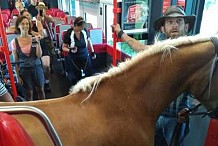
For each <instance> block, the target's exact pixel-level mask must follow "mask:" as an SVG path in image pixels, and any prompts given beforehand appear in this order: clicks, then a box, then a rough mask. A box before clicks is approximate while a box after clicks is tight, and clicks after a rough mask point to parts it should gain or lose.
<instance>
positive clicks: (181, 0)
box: [177, 0, 185, 9]
mask: <svg viewBox="0 0 218 146" xmlns="http://www.w3.org/2000/svg"><path fill="white" fill-rule="evenodd" d="M177 5H180V6H182V7H183V9H185V0H177Z"/></svg>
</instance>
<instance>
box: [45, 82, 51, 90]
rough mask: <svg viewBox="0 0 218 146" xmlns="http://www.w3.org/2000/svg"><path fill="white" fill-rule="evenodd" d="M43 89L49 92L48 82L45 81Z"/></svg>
mask: <svg viewBox="0 0 218 146" xmlns="http://www.w3.org/2000/svg"><path fill="white" fill-rule="evenodd" d="M44 91H45V92H51V88H50V85H49V83H45V85H44Z"/></svg>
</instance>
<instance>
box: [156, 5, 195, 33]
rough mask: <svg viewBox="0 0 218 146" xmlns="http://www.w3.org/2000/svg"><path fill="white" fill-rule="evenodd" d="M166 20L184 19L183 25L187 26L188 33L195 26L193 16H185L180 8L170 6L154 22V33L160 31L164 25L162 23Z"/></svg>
mask: <svg viewBox="0 0 218 146" xmlns="http://www.w3.org/2000/svg"><path fill="white" fill-rule="evenodd" d="M166 18H184V19H185V23H188V24H189V29H188V31H190V30H191V29H192V27H193V26H194V24H195V19H196V16H195V15H189V16H187V15H186V14H185V12H184V10H183V8H182V7H181V6H170V7H169V8H167V9H166V11H165V12H164V13H163V16H162V17H160V18H158V19H157V20H155V21H154V30H155V31H159V30H160V28H161V26H163V25H164V21H165V19H166Z"/></svg>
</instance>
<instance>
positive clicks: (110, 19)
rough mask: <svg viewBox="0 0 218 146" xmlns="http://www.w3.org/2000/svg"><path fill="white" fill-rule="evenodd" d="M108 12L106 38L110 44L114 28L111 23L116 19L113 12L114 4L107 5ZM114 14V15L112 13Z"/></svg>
mask: <svg viewBox="0 0 218 146" xmlns="http://www.w3.org/2000/svg"><path fill="white" fill-rule="evenodd" d="M105 11H106V14H107V17H105V19H106V20H105V21H106V24H105V25H106V27H105V28H106V29H107V30H106V39H107V43H108V44H112V40H113V38H112V28H111V25H112V24H113V19H114V14H113V6H112V5H107V7H106V10H105ZM111 14H112V15H111Z"/></svg>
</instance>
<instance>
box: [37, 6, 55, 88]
mask: <svg viewBox="0 0 218 146" xmlns="http://www.w3.org/2000/svg"><path fill="white" fill-rule="evenodd" d="M36 9H37V10H38V14H37V21H40V22H41V23H42V25H43V39H42V40H41V47H42V57H41V60H42V65H43V69H44V75H45V86H44V89H45V91H46V92H51V89H50V84H49V78H50V70H51V67H50V65H51V57H52V52H53V49H54V44H53V39H54V34H53V31H52V28H51V27H52V26H51V25H50V24H51V23H53V21H54V20H53V18H52V17H51V16H47V15H46V10H47V9H48V7H47V6H45V4H44V3H43V2H39V4H38V5H37V6H36Z"/></svg>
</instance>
